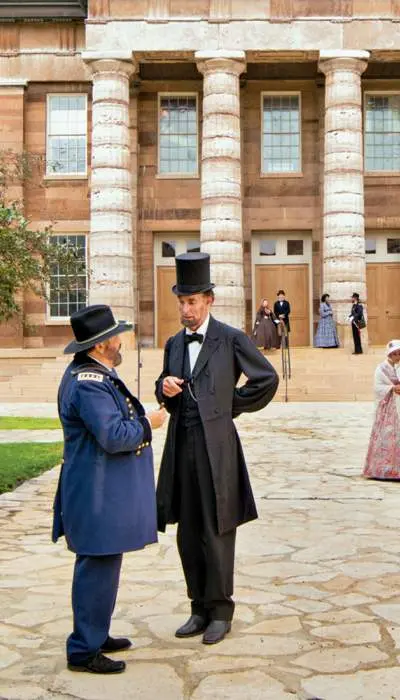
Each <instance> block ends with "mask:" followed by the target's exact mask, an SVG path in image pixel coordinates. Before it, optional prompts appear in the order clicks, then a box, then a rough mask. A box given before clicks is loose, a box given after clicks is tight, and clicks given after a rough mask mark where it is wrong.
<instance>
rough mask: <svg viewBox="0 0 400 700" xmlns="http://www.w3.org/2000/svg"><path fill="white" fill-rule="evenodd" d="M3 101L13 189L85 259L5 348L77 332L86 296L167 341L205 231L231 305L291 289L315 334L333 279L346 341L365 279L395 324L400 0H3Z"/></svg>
mask: <svg viewBox="0 0 400 700" xmlns="http://www.w3.org/2000/svg"><path fill="white" fill-rule="evenodd" d="M0 118H1V129H2V143H3V149H4V152H6V153H11V152H12V153H15V154H21V155H22V156H23V157H25V158H28V160H30V161H32V163H33V166H32V168H31V169H30V171H29V172H28V173H27V174H26V176H25V177H24V178H23V179H22V181H21V182H19V183H17V184H15V185H14V187H13V192H12V194H13V195H14V196H15V197H16V198H18V199H19V200H20V201H21V202H22V203H23V207H24V212H25V215H26V216H27V218H28V219H29V220H30V222H31V226H32V227H36V228H42V227H45V226H48V225H51V230H52V233H51V235H54V236H56V238H57V240H58V241H62V242H65V243H66V244H67V245H73V246H75V247H78V249H79V255H80V257H81V258H82V260H84V261H85V269H86V274H82V275H81V277H80V279H79V283H78V284H77V288H76V290H74V291H71V292H65V291H62V290H60V286H59V282H60V278H62V275H63V274H64V273H65V271H63V270H60V269H53V271H52V273H53V274H52V280H51V284H50V290H49V300H48V301H47V302H44V301H43V300H41V299H39V298H37V297H35V296H34V295H32V293H25V294H24V298H23V309H24V323H23V324H22V323H21V324H17V323H15V322H10V323H7V324H3V325H2V326H0V347H14V346H15V347H40V346H59V345H62V344H63V343H64V342H65V340H66V338H67V337H69V327H68V317H69V315H70V314H71V313H72V312H73V311H74V310H76V309H77V308H79V307H80V306H82V305H84V304H85V303H86V302H87V301H89V302H90V303H109V304H111V306H112V307H113V309H114V311H115V313H116V315H117V316H119V317H120V318H125V319H130V320H133V321H134V322H135V323H136V324H137V327H138V329H139V332H140V338H141V341H142V343H143V344H145V345H148V346H156V347H157V346H162V345H163V344H164V342H165V340H166V338H167V337H168V336H169V335H170V334H171V333H173V332H175V331H176V329H177V327H178V323H177V313H176V301H175V300H174V298H173V295H172V294H171V291H170V288H171V286H172V284H173V280H174V256H175V255H176V254H179V253H181V252H185V251H196V250H199V249H200V248H201V250H204V251H207V252H209V253H210V255H211V261H212V262H211V265H212V279H213V281H214V282H215V283H216V285H217V290H216V303H215V307H214V310H215V315H216V316H217V317H219V318H221V319H222V320H225V321H226V322H228V323H231V324H233V325H236V326H239V327H243V328H245V329H247V330H250V328H251V325H252V319H253V318H254V315H255V311H256V309H257V307H258V305H259V303H260V299H261V298H264V297H266V298H268V299H269V300H270V302H273V301H275V297H276V293H277V290H278V289H280V288H283V289H285V291H286V295H287V298H288V299H289V301H290V302H291V305H292V329H293V330H292V343H293V344H294V345H302V346H307V345H310V344H312V338H313V333H314V329H315V322H316V319H317V311H318V305H319V298H320V296H321V294H322V293H324V292H327V293H329V294H330V295H331V299H332V302H333V305H334V310H335V315H336V318H337V321H338V324H339V329H340V333H341V335H342V338H343V339H345V340H346V338H347V335H348V325H347V322H346V318H347V316H348V313H349V307H350V299H351V295H352V293H353V292H358V293H359V294H360V295H361V299H362V301H363V302H366V306H367V310H368V333H369V342H370V343H372V344H383V343H386V342H387V340H388V338H390V337H400V197H399V184H400V0H318V1H317V0H89V1H88V3H87V2H86V1H85V0H62V1H61V0H59V1H57V0H46V2H42V3H41V5H40V6H38V5H37V3H35V2H33V0H25V1H24V2H21V1H20V0H18V2H17V1H15V2H14V1H13V0H11V1H10V0H7V2H2V1H1V0H0Z"/></svg>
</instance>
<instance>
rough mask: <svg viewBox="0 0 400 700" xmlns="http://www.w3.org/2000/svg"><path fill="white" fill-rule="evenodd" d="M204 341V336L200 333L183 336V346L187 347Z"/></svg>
mask: <svg viewBox="0 0 400 700" xmlns="http://www.w3.org/2000/svg"><path fill="white" fill-rule="evenodd" d="M203 340H204V335H203V334H202V333H186V334H185V345H189V343H194V342H195V341H197V342H198V343H202V342H203Z"/></svg>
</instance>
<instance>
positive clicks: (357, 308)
mask: <svg viewBox="0 0 400 700" xmlns="http://www.w3.org/2000/svg"><path fill="white" fill-rule="evenodd" d="M363 314H364V309H363V305H362V304H353V306H352V307H351V314H350V316H353V320H354V321H355V323H356V324H357V323H358V322H359V321H360V320H361V319H362V317H363Z"/></svg>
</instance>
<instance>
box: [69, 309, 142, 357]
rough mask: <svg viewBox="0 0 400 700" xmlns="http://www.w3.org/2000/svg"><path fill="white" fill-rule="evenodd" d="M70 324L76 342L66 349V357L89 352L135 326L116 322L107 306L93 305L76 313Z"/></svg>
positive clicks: (124, 322)
mask: <svg viewBox="0 0 400 700" xmlns="http://www.w3.org/2000/svg"><path fill="white" fill-rule="evenodd" d="M70 323H71V327H72V330H73V332H74V336H75V340H72V341H71V342H70V343H69V344H68V345H67V347H66V348H64V355H70V354H72V353H76V352H83V350H89V348H92V347H93V346H94V345H96V344H97V343H102V342H103V340H107V339H108V338H112V336H113V335H119V334H120V333H125V331H131V330H132V329H133V324H132V323H128V321H116V319H115V318H114V314H113V312H112V311H111V308H110V307H109V306H107V305H106V304H93V305H92V306H86V307H85V308H84V309H80V310H79V311H75V313H73V314H72V315H71V318H70Z"/></svg>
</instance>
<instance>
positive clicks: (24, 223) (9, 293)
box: [0, 151, 84, 322]
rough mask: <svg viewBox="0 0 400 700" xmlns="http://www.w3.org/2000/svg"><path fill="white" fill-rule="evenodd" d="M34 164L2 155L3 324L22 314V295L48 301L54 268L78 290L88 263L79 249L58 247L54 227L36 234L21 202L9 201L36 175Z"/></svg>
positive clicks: (67, 286)
mask: <svg viewBox="0 0 400 700" xmlns="http://www.w3.org/2000/svg"><path fill="white" fill-rule="evenodd" d="M32 162H33V163H34V166H35V169H36V165H35V162H34V161H32V160H31V159H29V157H27V156H26V155H23V156H19V155H15V154H13V153H12V152H9V151H7V152H3V153H2V154H0V322H1V321H5V320H8V319H10V318H12V317H13V316H15V315H16V314H19V313H21V308H20V305H19V303H18V293H19V292H21V291H22V290H23V289H31V290H32V291H33V292H34V293H35V294H37V295H39V296H40V297H42V298H44V299H46V298H47V288H48V284H49V282H50V274H51V270H52V268H53V266H59V267H60V268H61V269H62V270H63V273H65V276H64V277H63V280H64V281H63V289H66V290H68V291H70V290H72V289H74V288H76V285H77V278H78V275H79V274H83V272H84V263H83V262H82V261H81V259H80V257H79V252H78V250H77V249H75V248H71V247H67V246H66V245H63V244H55V243H53V242H52V240H51V235H50V234H51V228H46V229H45V230H44V231H33V230H32V229H31V228H30V227H29V222H28V220H27V219H26V218H25V216H24V214H23V211H22V207H21V205H20V204H19V203H18V202H9V201H8V193H9V192H10V187H11V186H12V184H13V183H14V184H15V182H18V181H20V180H22V179H25V178H26V177H29V176H30V175H29V173H32V171H31V167H32Z"/></svg>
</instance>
